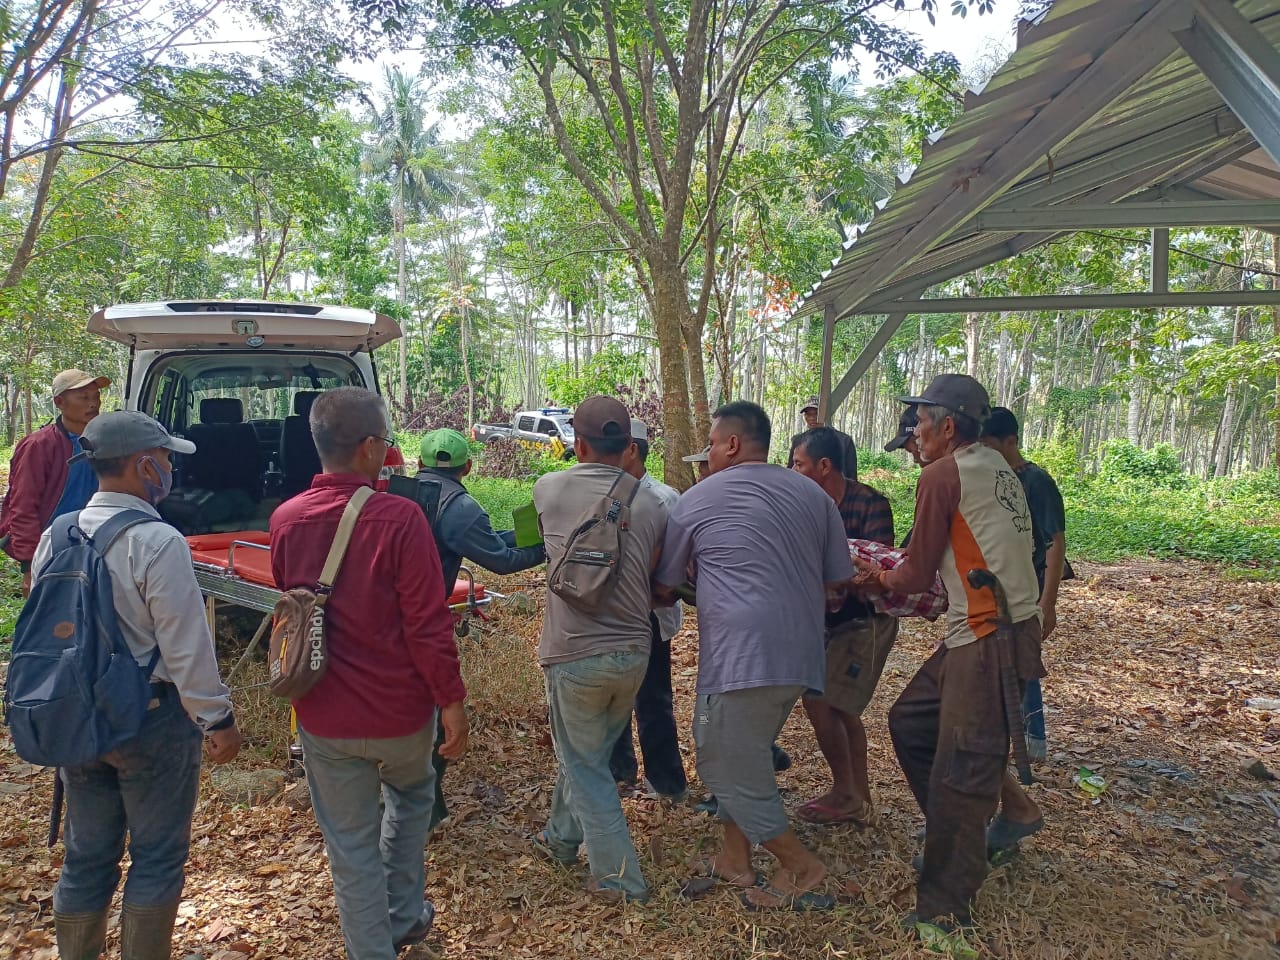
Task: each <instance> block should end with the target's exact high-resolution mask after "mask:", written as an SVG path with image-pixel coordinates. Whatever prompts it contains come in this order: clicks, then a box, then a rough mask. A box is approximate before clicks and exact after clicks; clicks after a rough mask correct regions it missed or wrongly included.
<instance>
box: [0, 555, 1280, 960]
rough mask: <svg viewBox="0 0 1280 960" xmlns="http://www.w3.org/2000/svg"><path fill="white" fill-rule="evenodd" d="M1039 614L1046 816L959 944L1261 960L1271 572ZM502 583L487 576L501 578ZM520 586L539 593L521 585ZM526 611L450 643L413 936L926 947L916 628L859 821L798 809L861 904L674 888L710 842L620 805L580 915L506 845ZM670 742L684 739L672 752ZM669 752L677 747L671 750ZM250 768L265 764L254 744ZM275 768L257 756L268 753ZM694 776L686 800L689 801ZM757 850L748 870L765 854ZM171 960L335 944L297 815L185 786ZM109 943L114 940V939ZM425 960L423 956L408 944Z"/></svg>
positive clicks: (1278, 920) (709, 958) (29, 935)
mask: <svg viewBox="0 0 1280 960" xmlns="http://www.w3.org/2000/svg"><path fill="white" fill-rule="evenodd" d="M1078 572H1079V574H1080V579H1079V580H1077V581H1074V582H1072V583H1069V584H1066V585H1065V586H1064V590H1063V599H1062V606H1061V610H1060V614H1059V620H1060V623H1061V624H1062V626H1061V627H1060V629H1059V631H1058V633H1057V634H1056V635H1055V636H1054V638H1053V639H1052V640H1051V642H1050V643H1049V644H1048V646H1047V650H1046V660H1047V662H1048V664H1049V667H1050V670H1051V672H1052V676H1051V677H1050V679H1049V680H1048V681H1046V686H1045V690H1046V700H1047V701H1048V704H1049V710H1050V713H1049V727H1050V729H1049V738H1050V749H1049V760H1048V762H1047V763H1044V764H1041V765H1039V767H1038V769H1037V774H1038V776H1039V778H1040V782H1039V783H1038V784H1037V785H1036V786H1035V787H1034V788H1033V791H1034V794H1035V797H1036V799H1037V800H1038V801H1039V802H1040V804H1041V805H1042V807H1043V808H1044V809H1045V812H1046V818H1047V820H1048V827H1047V829H1046V830H1045V831H1044V832H1043V833H1042V834H1041V835H1040V836H1038V837H1037V838H1035V839H1034V841H1032V842H1029V843H1027V844H1026V845H1024V852H1023V854H1022V856H1021V857H1020V858H1019V859H1018V860H1017V861H1016V862H1014V863H1013V864H1011V865H1009V866H1007V867H1003V868H1000V869H998V870H996V871H995V872H993V874H992V876H991V877H990V879H989V880H988V881H987V884H986V886H985V887H984V889H983V891H982V894H981V896H980V898H979V901H978V904H977V916H978V919H979V921H980V923H981V939H982V943H981V944H980V948H981V951H982V955H983V956H990V957H1002V958H1027V960H1065V958H1106V960H1111V958H1121V957H1125V958H1135V960H1137V958H1142V960H1146V958H1155V957H1177V958H1203V960H1209V958H1213V960H1219V958H1227V957H1230V958H1253V957H1258V958H1264V957H1269V958H1272V960H1275V958H1276V957H1277V956H1278V955H1280V954H1278V951H1277V946H1276V944H1277V941H1278V939H1280V817H1277V816H1276V815H1275V814H1274V813H1273V812H1271V811H1269V810H1268V808H1267V806H1266V804H1265V800H1264V795H1269V796H1270V798H1272V800H1273V802H1274V803H1275V804H1276V805H1277V807H1280V784H1277V783H1267V782H1261V781H1259V780H1257V779H1254V778H1253V777H1251V776H1249V775H1248V774H1246V773H1245V772H1243V767H1244V766H1245V765H1246V763H1248V762H1250V761H1252V760H1255V759H1261V760H1262V761H1263V762H1264V763H1265V764H1266V766H1268V767H1270V769H1271V770H1273V771H1276V772H1277V773H1280V714H1278V713H1266V712H1259V711H1254V710H1250V709H1247V708H1246V707H1245V701H1246V700H1247V699H1249V698H1258V697H1269V698H1275V697H1280V585H1276V584H1247V583H1238V582H1228V581H1224V580H1222V579H1220V578H1219V577H1217V576H1216V575H1215V574H1214V573H1213V571H1212V569H1211V568H1208V567H1199V566H1192V565H1185V564H1168V563H1138V564H1129V565H1124V566H1110V567H1101V566H1095V565H1090V564H1084V563H1082V564H1080V565H1079V570H1078ZM516 579H517V578H511V581H512V582H514V581H515V580H516ZM531 592H532V593H533V595H534V596H535V597H536V596H538V591H536V590H533V591H531ZM538 625H539V620H538V616H537V614H536V612H535V613H533V614H532V615H520V614H517V613H516V612H514V611H513V610H511V609H507V610H503V611H500V612H499V613H498V615H497V617H496V618H495V623H494V624H493V625H492V627H491V628H489V629H488V631H487V632H486V634H485V636H484V637H483V638H482V639H480V640H478V641H477V640H468V641H466V642H465V643H464V645H463V654H464V658H465V660H466V663H467V670H468V674H469V686H470V688H471V691H472V707H473V711H474V714H475V720H474V723H475V734H474V736H473V741H472V742H473V752H472V753H471V754H470V755H469V757H468V758H467V759H466V761H465V762H464V763H463V764H462V765H461V766H460V767H458V768H457V769H456V770H454V771H452V772H451V774H450V777H449V779H448V781H447V784H448V792H449V795H450V798H451V801H450V802H451V805H452V807H453V818H452V821H451V822H450V823H449V824H448V825H447V826H446V828H445V829H444V831H443V832H442V834H441V835H440V836H439V837H438V838H437V839H436V840H435V841H434V842H433V843H432V844H431V846H430V847H429V848H428V853H427V856H428V861H429V864H428V866H429V878H428V887H429V891H428V892H429V894H430V896H431V897H432V898H433V899H434V901H435V903H436V905H437V907H438V908H439V915H438V918H437V925H436V932H435V934H434V935H433V937H432V940H431V941H430V945H431V947H432V948H433V950H434V951H435V952H436V953H437V954H439V955H443V956H446V957H463V956H466V957H481V958H485V957H494V958H498V957H503V958H507V957H556V958H596V957H610V958H613V957H664V958H669V960H718V958H731V957H732V958H745V957H753V958H754V957H787V958H838V957H874V958H905V957H912V956H926V955H927V954H924V953H923V952H922V951H920V949H919V948H918V947H913V946H912V945H910V944H909V943H908V941H907V940H906V939H905V937H904V936H903V935H902V934H901V933H899V932H898V919H899V918H900V916H901V915H902V913H903V912H904V911H905V910H906V909H909V908H910V906H911V903H912V896H913V891H912V871H911V867H910V860H911V857H912V856H913V855H914V854H915V853H916V852H918V845H917V843H916V842H915V841H914V839H913V834H914V832H915V831H916V829H917V828H918V827H919V826H920V823H921V818H920V816H919V814H918V813H917V811H916V808H915V805H914V802H913V801H912V800H911V798H910V795H909V793H908V792H907V790H906V787H905V784H904V783H903V780H902V777H901V774H900V772H899V771H898V770H897V767H896V765H895V763H894V761H893V756H892V749H891V748H890V747H889V744H888V739H887V735H886V732H885V728H884V723H885V711H886V709H887V707H888V705H889V704H890V703H891V702H892V701H893V698H894V697H895V696H896V695H897V693H898V692H899V691H900V690H901V689H902V687H903V686H904V685H905V683H906V681H907V679H908V678H909V676H910V674H911V672H912V670H913V669H914V667H915V666H916V665H917V664H918V663H919V662H920V661H921V660H922V659H923V657H925V656H926V655H927V654H928V652H929V650H930V649H931V647H932V645H933V643H934V642H935V640H936V637H937V636H938V634H939V629H938V628H937V627H936V626H933V625H929V624H924V623H922V622H920V621H912V622H910V623H909V624H907V625H906V626H905V628H904V631H903V638H902V640H901V641H900V642H899V644H898V646H897V647H896V649H895V651H894V653H893V656H892V658H891V660H890V663H889V666H888V668H887V669H886V672H885V677H884V680H883V682H882V685H881V688H880V690H879V691H878V693H877V697H876V701H875V702H874V703H873V705H872V707H871V709H870V711H869V714H868V717H867V721H868V724H867V725H868V730H869V732H870V736H871V740H872V778H873V783H874V784H875V785H876V789H877V799H878V803H879V806H880V808H881V811H882V812H881V818H880V823H879V825H878V826H877V827H875V828H873V829H871V830H869V831H867V832H866V833H858V832H856V831H855V830H853V829H852V828H849V827H839V828H828V829H819V828H812V827H806V826H804V825H801V834H802V836H803V837H804V838H805V839H806V840H807V841H808V842H810V843H811V844H814V845H816V846H817V847H818V848H819V850H820V851H821V853H822V855H823V856H824V857H825V858H826V859H827V860H828V862H829V863H831V864H832V865H833V867H834V868H835V869H836V870H838V871H843V872H847V873H848V874H850V875H851V876H852V877H853V878H854V879H855V880H856V881H857V882H858V883H859V884H860V885H861V888H862V890H863V899H862V900H861V901H859V902H855V903H854V904H852V905H850V906H846V907H842V908H840V909H839V910H838V911H837V912H836V913H835V914H831V915H827V916H824V917H819V916H805V915H786V916H783V915H766V916H763V917H762V916H760V915H753V914H747V913H745V912H744V911H743V910H742V908H741V907H740V906H739V905H738V903H737V901H736V900H734V899H733V898H732V897H731V896H730V895H729V894H728V893H725V894H723V895H720V894H717V895H714V896H712V897H711V898H710V899H708V900H704V901H701V902H698V903H686V902H683V901H681V900H680V899H679V898H678V896H677V889H678V887H679V885H680V883H681V881H682V880H683V878H684V877H685V876H686V875H687V872H688V867H687V864H688V862H689V861H690V860H692V859H693V858H695V857H696V856H697V854H698V853H699V850H700V848H701V846H702V845H703V844H705V843H707V842H708V841H709V840H710V838H711V837H712V836H713V833H714V831H713V829H712V826H711V824H710V822H709V821H708V820H707V819H706V818H705V817H703V816H701V815H699V814H696V813H694V812H693V811H692V810H691V809H689V808H687V807H682V808H669V807H664V806H662V805H660V804H658V803H657V802H654V801H648V800H643V799H628V800H626V801H624V803H625V806H626V810H627V815H628V819H629V820H630V823H631V828H632V834H633V836H634V837H635V839H636V843H637V847H638V848H640V850H641V861H642V865H643V867H644V869H645V872H646V875H647V876H648V878H649V880H650V883H651V885H652V887H653V889H654V896H653V898H652V900H651V901H650V903H649V904H648V905H647V906H644V907H628V908H626V909H622V908H617V907H610V906H602V905H600V904H598V903H596V902H594V901H590V900H588V899H586V898H585V897H584V896H583V895H582V894H581V892H580V885H581V882H582V877H581V875H578V874H575V873H573V872H570V871H567V870H564V869H560V868H556V867H552V866H551V865H549V864H546V863H544V862H543V861H541V860H538V859H536V858H534V857H533V856H531V855H530V851H529V848H528V846H527V844H526V843H525V840H524V837H526V836H527V835H528V834H529V833H530V832H531V831H532V830H534V829H535V828H537V827H538V826H540V825H541V823H542V818H543V817H545V815H546V811H547V806H548V801H549V788H550V783H551V780H552V778H553V775H554V758H553V755H552V754H551V751H550V749H549V747H548V746H547V745H546V738H545V723H544V720H543V709H544V708H543V698H542V693H541V688H540V674H539V672H538V670H537V666H536V663H535V662H534V661H533V657H532V644H533V640H534V638H535V637H536V632H537V629H538ZM691 641H692V635H691V633H690V632H689V631H686V632H685V633H684V634H682V636H681V637H680V638H678V639H677V641H676V644H677V647H676V651H675V656H674V661H675V667H674V672H675V683H676V697H677V708H678V711H679V716H680V722H681V725H682V730H683V729H687V725H688V722H689V706H690V701H691V694H692V687H693V677H694V656H693V653H694V651H693V644H692V642H691ZM241 700H242V703H244V704H245V711H246V713H249V714H251V715H252V717H251V721H252V723H256V724H257V725H258V727H259V729H258V730H257V731H256V736H255V739H256V740H257V741H258V742H259V743H262V742H264V741H266V740H268V739H270V740H273V741H274V742H276V743H279V742H281V734H280V731H279V730H278V729H276V730H267V729H266V725H267V724H268V723H269V722H271V718H272V717H273V716H278V713H276V712H274V711H272V710H271V709H270V708H264V707H260V706H255V704H256V703H258V701H255V700H253V694H252V693H246V694H243V695H242V697H241ZM782 742H783V744H784V746H785V747H786V748H787V749H788V750H789V751H790V752H791V753H792V755H793V756H794V757H795V761H796V763H795V766H794V768H793V769H792V771H790V772H789V773H786V774H783V775H782V776H781V778H780V779H781V782H782V784H783V786H784V788H785V790H786V798H787V802H788V805H789V806H791V807H794V806H795V805H798V804H799V803H801V802H803V801H804V800H806V799H808V798H810V797H812V796H814V795H816V794H817V793H819V792H821V789H822V787H823V784H822V780H823V777H822V761H821V758H820V755H819V754H818V750H817V747H816V745H815V744H814V742H813V737H812V733H811V731H810V730H809V728H808V725H807V722H806V721H805V719H804V716H803V714H802V713H801V712H800V711H797V712H796V714H795V715H793V717H792V718H791V720H790V722H789V723H788V725H787V728H786V730H785V731H784V734H783V738H782ZM686 748H689V744H686ZM686 761H687V766H688V767H689V769H690V771H692V769H693V757H692V754H691V753H690V754H689V755H687V757H686ZM262 765H263V766H266V765H268V761H267V760H266V759H264V760H263V761H262ZM276 765H277V766H278V765H280V764H279V761H278V760H277V761H276ZM1081 765H1087V766H1089V767H1090V768H1092V769H1094V770H1096V771H1099V772H1101V773H1102V774H1103V775H1104V776H1105V777H1106V778H1107V780H1108V782H1109V787H1108V790H1107V792H1106V794H1105V795H1104V796H1103V797H1102V799H1101V801H1100V802H1099V803H1097V804H1091V803H1090V802H1089V801H1088V800H1087V799H1086V798H1084V797H1082V796H1081V795H1080V794H1079V793H1078V792H1077V791H1076V790H1075V789H1074V788H1073V786H1072V784H1071V776H1072V774H1073V773H1074V772H1075V770H1076V769H1077V768H1078V767H1079V766H1081ZM48 783H49V777H48V774H47V773H43V772H41V771H38V770H34V769H31V768H28V767H26V766H25V765H23V764H21V763H20V762H19V761H18V760H17V758H16V757H15V756H14V754H13V753H12V748H11V746H9V744H8V742H7V740H0V957H23V958H30V960H49V958H52V957H54V956H55V951H54V950H53V949H52V947H51V943H52V926H51V921H50V912H51V909H52V906H51V899H50V897H51V890H52V887H53V883H54V881H55V879H56V877H57V864H58V862H59V861H58V851H60V848H56V849H55V851H54V852H53V853H52V854H51V853H50V852H49V851H46V850H45V849H44V847H43V838H44V833H45V829H46V824H45V817H46V813H45V811H46V810H47V802H48V796H49V791H48ZM697 791H698V788H697V786H696V785H695V787H694V792H695V797H696V796H697ZM758 864H759V865H760V866H761V867H762V868H764V869H769V868H770V865H769V864H768V863H767V858H761V859H760V860H759V861H758ZM179 923H180V926H179V928H178V940H179V948H178V951H177V952H176V953H175V957H182V958H190V960H194V958H195V957H197V956H198V957H201V958H204V960H215V958H216V960H245V958H246V957H258V958H275V957H289V958H308V960H311V958H330V957H340V956H342V948H341V941H340V937H339V934H338V927H337V921H336V918H335V915H334V908H333V897H332V890H331V886H330V883H329V879H328V874H327V870H326V865H325V861H324V855H323V846H322V844H321V842H320V835H319V832H318V830H317V829H316V827H315V824H314V821H313V819H312V817H311V814H310V812H309V811H306V810H303V811H301V812H299V811H295V810H292V809H290V808H289V807H288V806H286V805H284V804H283V803H281V802H279V801H272V802H270V803H268V804H265V805H259V806H255V807H251V808H250V807H243V806H236V805H233V804H231V803H229V802H227V801H226V800H224V799H222V798H221V797H220V796H218V795H217V794H216V793H215V792H214V791H212V790H209V789H206V790H205V791H204V792H203V794H202V800H201V804H200V807H199V810H198V812H197V818H196V828H195V840H194V844H193V850H192V857H191V863H190V865H189V870H188V883H187V892H186V901H185V902H184V905H183V908H182V914H181V917H180V920H179ZM113 936H114V934H113ZM423 955H426V954H423Z"/></svg>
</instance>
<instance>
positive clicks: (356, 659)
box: [271, 387, 467, 960]
mask: <svg viewBox="0 0 1280 960" xmlns="http://www.w3.org/2000/svg"><path fill="white" fill-rule="evenodd" d="M310 419H311V433H312V435H313V436H314V437H315V441H316V450H317V452H318V453H319V454H320V463H321V465H322V467H323V471H324V472H323V473H321V474H319V475H317V476H316V477H315V478H314V479H313V480H312V482H311V488H310V489H309V490H306V491H303V492H302V493H301V494H299V495H298V496H296V497H294V498H293V499H291V500H289V501H286V502H285V503H284V504H282V505H281V506H280V507H279V508H278V509H277V510H276V512H275V513H274V514H273V515H272V517H271V567H272V573H273V575H274V577H275V581H276V584H277V585H278V586H279V587H280V588H281V589H282V590H288V589H292V588H294V587H308V588H312V589H314V588H315V586H316V581H317V580H318V578H319V576H320V569H321V567H322V566H323V564H324V561H325V557H326V556H327V554H328V552H329V547H330V545H331V544H332V543H333V538H334V535H335V533H336V532H337V529H338V520H339V518H340V517H341V516H342V512H343V510H344V509H345V508H346V505H347V501H348V500H350V499H351V496H352V494H353V493H355V491H356V490H357V489H359V488H360V487H362V486H372V485H373V484H374V482H375V481H376V480H377V478H378V471H379V470H380V469H381V467H382V465H383V461H384V459H385V457H386V453H387V448H388V447H389V446H390V445H391V443H392V441H391V440H390V439H388V437H387V434H388V432H389V430H388V427H387V410H386V406H385V405H384V404H383V402H382V399H381V398H380V397H378V396H377V394H374V393H372V392H370V391H368V390H365V389H363V388H361V387H340V388H338V389H336V390H330V391H328V392H327V393H324V394H322V395H321V396H320V397H318V398H317V399H316V401H315V403H314V404H313V405H312V407H311V417H310ZM430 542H431V531H430V530H429V529H428V527H427V521H426V518H425V517H424V516H423V514H422V511H421V510H420V509H419V508H418V506H417V504H415V503H414V502H413V501H411V500H406V499H404V498H402V497H393V496H383V495H380V494H375V495H374V496H373V497H372V498H370V500H369V502H368V503H366V504H365V506H364V509H363V510H362V511H361V513H360V517H359V520H358V522H357V523H356V529H355V532H354V534H353V536H352V538H351V545H350V548H349V549H348V550H347V554H346V557H345V558H344V559H343V562H342V567H341V569H340V571H339V573H338V577H337V580H336V582H335V583H334V585H333V594H332V595H331V596H330V598H329V600H328V602H327V604H326V606H325V633H326V637H327V639H328V644H329V668H328V671H327V672H326V673H325V675H324V677H323V678H322V679H321V680H320V682H319V683H317V684H316V685H315V687H314V688H312V690H311V692H310V693H308V694H307V695H306V696H304V697H302V698H301V699H299V700H296V701H294V704H293V706H294V710H295V711H296V712H297V717H298V729H299V735H300V737H301V740H302V746H303V750H304V755H305V757H306V771H307V783H308V785H309V786H310V788H311V796H312V803H313V806H314V808H315V814H316V821H317V822H318V823H319V824H320V829H321V831H322V832H323V833H324V838H325V846H326V847H327V849H328V853H329V871H330V873H331V874H332V876H333V888H334V894H335V897H336V899H337V902H338V918H339V920H340V921H341V923H342V935H343V938H344V940H345V941H346V947H347V957H348V960H394V958H395V956H396V953H397V952H398V951H399V950H400V949H401V948H403V947H405V946H407V945H409V944H413V943H418V942H420V941H422V940H423V939H425V938H426V936H427V933H428V932H429V931H430V929H431V921H432V919H433V918H434V916H435V908H434V907H433V906H432V904H431V902H430V901H429V900H424V899H423V890H424V885H425V875H424V874H425V871H424V865H423V855H422V850H423V847H424V846H425V845H426V841H427V825H428V823H429V822H430V817H431V805H432V801H433V798H434V795H435V783H434V781H435V773H434V771H433V770H432V767H431V763H430V757H431V745H432V742H433V739H434V737H435V720H434V717H435V711H436V707H437V705H439V708H440V720H441V722H442V723H443V724H444V731H445V738H444V742H443V743H442V744H441V745H440V755H441V756H442V757H445V758H446V759H449V760H457V759H459V758H460V757H461V756H462V754H463V753H464V752H465V750H466V747H467V716H466V712H465V709H464V707H463V703H462V701H463V698H464V697H465V696H466V691H465V689H464V688H463V685H462V676H461V674H460V672H459V669H458V651H457V648H456V647H455V646H454V641H453V621H452V618H451V617H450V616H449V611H448V609H447V607H446V606H445V599H444V586H443V581H442V579H441V573H440V560H439V558H438V557H437V556H436V553H435V551H434V550H423V549H422V544H424V543H430ZM379 794H381V798H382V801H383V805H384V807H385V813H384V812H383V811H381V810H379V808H378V799H379Z"/></svg>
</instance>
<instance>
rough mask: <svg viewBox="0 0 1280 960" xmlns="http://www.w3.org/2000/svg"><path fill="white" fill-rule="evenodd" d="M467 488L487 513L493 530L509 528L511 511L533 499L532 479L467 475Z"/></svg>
mask: <svg viewBox="0 0 1280 960" xmlns="http://www.w3.org/2000/svg"><path fill="white" fill-rule="evenodd" d="M466 483H467V489H468V490H469V491H470V492H471V495H472V496H473V497H475V498H476V500H477V501H478V502H479V504H480V506H482V507H484V508H485V510H486V511H488V513H489V520H490V521H491V522H492V523H493V529H495V530H510V529H511V526H512V522H513V521H512V519H511V511H512V510H514V509H515V508H516V507H520V506H523V505H524V504H526V503H528V502H529V501H530V500H532V499H533V481H531V480H511V479H507V478H504V477H468V478H467V481H466Z"/></svg>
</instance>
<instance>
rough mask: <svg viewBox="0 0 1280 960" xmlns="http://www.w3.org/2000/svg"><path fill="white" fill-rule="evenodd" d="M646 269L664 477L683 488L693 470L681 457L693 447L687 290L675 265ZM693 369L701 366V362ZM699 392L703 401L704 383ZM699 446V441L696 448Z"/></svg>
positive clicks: (653, 266) (699, 447) (686, 485)
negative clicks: (658, 376) (648, 271)
mask: <svg viewBox="0 0 1280 960" xmlns="http://www.w3.org/2000/svg"><path fill="white" fill-rule="evenodd" d="M655 259H656V258H655ZM672 266H674V265H672ZM650 269H651V274H650V275H651V277H652V278H653V305H654V317H653V326H654V332H655V333H657V335H658V370H659V373H660V374H661V376H662V431H663V436H664V439H665V443H664V444H663V468H664V472H665V474H666V476H665V478H664V479H665V480H666V482H667V483H668V484H670V485H671V486H672V487H675V488H676V489H677V490H680V491H684V490H687V489H689V487H691V486H692V485H693V471H692V469H691V468H690V465H689V464H687V463H685V462H684V461H683V460H682V459H681V458H682V457H684V456H685V455H686V454H687V453H688V452H690V451H692V450H694V449H695V447H694V446H693V416H692V409H691V408H692V403H691V399H692V398H691V396H690V389H689V373H688V365H687V363H686V359H685V352H686V343H685V332H684V326H685V324H684V320H685V317H686V316H687V315H688V313H689V298H688V291H687V290H686V289H685V285H684V278H683V277H682V276H681V274H680V271H679V269H678V268H675V269H672V268H671V267H669V266H668V265H666V264H660V263H654V262H652V261H651V262H650ZM700 359H701V358H699V360H700ZM697 369H698V370H699V371H700V370H701V369H702V365H701V363H699V364H698V365H697ZM702 391H703V403H704V404H705V403H706V385H705V383H704V384H703V388H702ZM701 446H702V445H701V444H699V445H698V448H697V449H701Z"/></svg>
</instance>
